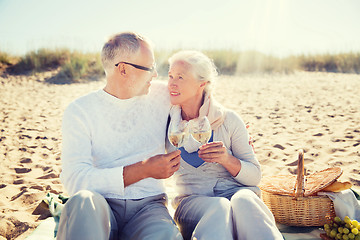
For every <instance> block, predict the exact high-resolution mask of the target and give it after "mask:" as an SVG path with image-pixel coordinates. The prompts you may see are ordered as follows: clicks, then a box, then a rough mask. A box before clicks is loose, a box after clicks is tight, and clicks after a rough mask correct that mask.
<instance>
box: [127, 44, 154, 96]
mask: <svg viewBox="0 0 360 240" xmlns="http://www.w3.org/2000/svg"><path fill="white" fill-rule="evenodd" d="M131 63H133V64H136V65H139V66H143V67H147V68H152V67H153V66H154V65H155V58H154V53H153V50H152V48H151V47H150V46H148V45H147V44H144V43H142V44H141V46H140V49H139V51H138V53H137V54H136V55H135V56H134V58H132V62H131ZM127 69H129V71H130V74H131V75H129V76H130V78H129V81H131V82H130V83H129V87H130V88H131V91H132V93H133V96H140V95H145V94H147V93H148V92H149V87H150V85H151V80H152V79H153V78H154V77H157V72H156V69H155V70H154V71H147V70H143V69H138V68H136V67H133V66H131V65H128V66H127Z"/></svg>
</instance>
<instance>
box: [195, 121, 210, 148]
mask: <svg viewBox="0 0 360 240" xmlns="http://www.w3.org/2000/svg"><path fill="white" fill-rule="evenodd" d="M190 133H191V135H192V136H193V138H194V139H196V140H197V141H198V142H200V143H201V144H202V145H204V144H206V143H207V142H209V140H210V138H211V125H210V122H209V119H208V118H207V117H206V116H204V117H199V118H196V119H193V120H191V128H190Z"/></svg>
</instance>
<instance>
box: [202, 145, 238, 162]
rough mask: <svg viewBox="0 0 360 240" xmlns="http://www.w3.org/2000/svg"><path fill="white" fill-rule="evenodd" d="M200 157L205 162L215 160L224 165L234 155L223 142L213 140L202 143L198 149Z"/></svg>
mask: <svg viewBox="0 0 360 240" xmlns="http://www.w3.org/2000/svg"><path fill="white" fill-rule="evenodd" d="M198 154H199V157H200V158H201V159H202V160H204V161H205V162H213V163H219V164H221V165H224V164H226V163H227V162H228V160H229V158H230V157H232V155H230V154H229V153H228V151H227V149H226V147H225V146H224V143H223V142H211V143H207V144H205V145H202V146H201V147H200V148H199V151H198Z"/></svg>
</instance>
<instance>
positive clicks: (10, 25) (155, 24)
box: [0, 0, 360, 57]
mask: <svg viewBox="0 0 360 240" xmlns="http://www.w3.org/2000/svg"><path fill="white" fill-rule="evenodd" d="M122 31H135V32H138V33H140V34H142V35H145V36H147V37H148V38H150V39H151V40H152V42H153V43H154V45H155V49H157V50H174V49H197V50H207V49H227V50H228V49H232V50H237V51H247V50H256V51H260V52H262V53H265V54H271V55H275V56H281V57H282V56H288V55H299V54H321V53H341V52H350V51H353V52H360V1H359V0H342V1H341V0H222V1H219V0H182V1H173V0H143V1H140V0H127V1H124V0H61V1H60V0H0V51H3V52H7V53H10V54H15V55H22V54H25V53H27V52H30V51H33V50H36V49H39V48H50V49H55V48H64V47H65V48H69V49H71V50H78V51H82V52H100V50H101V47H102V45H103V43H104V42H105V41H106V39H107V38H108V37H109V36H111V35H112V34H114V33H118V32H122Z"/></svg>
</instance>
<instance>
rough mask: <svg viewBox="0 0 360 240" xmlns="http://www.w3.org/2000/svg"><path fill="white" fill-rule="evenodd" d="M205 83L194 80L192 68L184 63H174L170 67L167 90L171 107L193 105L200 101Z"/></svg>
mask: <svg viewBox="0 0 360 240" xmlns="http://www.w3.org/2000/svg"><path fill="white" fill-rule="evenodd" d="M205 84H206V83H205V82H200V81H199V80H198V79H196V78H195V76H194V73H193V71H192V66H191V65H190V64H188V63H186V62H184V61H176V62H174V63H173V64H172V65H171V66H170V70H169V81H168V89H169V93H170V101H171V104H173V105H180V106H184V105H188V104H190V105H191V104H192V105H195V104H196V103H197V101H201V100H202V95H203V91H204V87H205Z"/></svg>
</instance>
